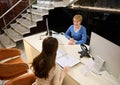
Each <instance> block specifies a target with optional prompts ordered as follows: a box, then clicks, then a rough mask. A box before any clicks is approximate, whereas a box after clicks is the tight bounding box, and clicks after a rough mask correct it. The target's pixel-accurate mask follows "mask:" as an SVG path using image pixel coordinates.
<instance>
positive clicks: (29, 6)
mask: <svg viewBox="0 0 120 85" xmlns="http://www.w3.org/2000/svg"><path fill="white" fill-rule="evenodd" d="M21 1H22V0H19V1H18V2H17V3H16V4H15V5H13V6H12V7H11V8H10V9H9V10H7V11H6V12H5V13H4V14H3V15H2V16H0V19H1V18H3V21H4V25H5V26H4V27H3V28H2V29H1V30H4V29H7V26H8V25H9V24H10V23H12V22H13V21H14V20H15V19H16V18H17V17H18V16H19V15H21V14H22V13H23V12H24V11H25V10H26V9H28V8H30V9H31V5H32V4H33V3H34V2H35V1H36V0H33V1H32V2H31V0H29V5H28V6H27V7H26V8H25V9H24V10H22V11H21V12H20V13H19V14H17V16H15V17H14V18H13V19H12V20H11V21H9V23H7V24H6V21H5V19H4V16H5V15H6V14H7V13H8V12H10V11H11V10H12V9H13V8H15V7H16V6H17V5H18V4H19V3H20V2H21ZM30 14H31V13H30ZM31 22H32V14H31Z"/></svg>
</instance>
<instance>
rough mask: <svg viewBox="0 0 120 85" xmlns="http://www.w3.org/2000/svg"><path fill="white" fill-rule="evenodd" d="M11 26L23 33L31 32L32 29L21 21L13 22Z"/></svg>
mask: <svg viewBox="0 0 120 85" xmlns="http://www.w3.org/2000/svg"><path fill="white" fill-rule="evenodd" d="M10 26H11V27H12V28H13V29H14V30H15V31H16V32H18V33H20V34H21V35H24V34H27V33H30V29H27V28H26V27H24V26H22V25H20V24H19V23H13V24H10Z"/></svg>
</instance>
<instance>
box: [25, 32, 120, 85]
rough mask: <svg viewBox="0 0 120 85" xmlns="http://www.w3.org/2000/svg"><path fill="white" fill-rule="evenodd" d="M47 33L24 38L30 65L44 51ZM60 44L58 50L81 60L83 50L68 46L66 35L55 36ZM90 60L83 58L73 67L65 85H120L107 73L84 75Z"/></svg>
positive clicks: (76, 46)
mask: <svg viewBox="0 0 120 85" xmlns="http://www.w3.org/2000/svg"><path fill="white" fill-rule="evenodd" d="M45 33H46V32H42V33H38V34H35V35H32V36H28V37H25V38H23V41H24V47H25V52H26V57H27V61H28V64H30V63H31V62H32V60H33V58H34V57H36V56H37V55H38V54H39V53H40V52H41V50H42V41H43V39H44V38H45V37H47V36H45ZM52 36H53V37H56V38H57V39H58V42H59V47H58V50H63V51H64V52H66V53H67V54H69V55H71V56H73V57H76V58H78V59H80V54H78V51H80V50H81V48H80V45H68V44H67V43H68V40H67V39H66V38H65V36H64V35H61V34H54V35H52ZM88 60H89V59H88V58H86V57H84V58H81V59H80V61H81V63H79V64H77V65H75V66H74V67H72V68H71V69H70V70H69V72H68V73H67V76H66V77H65V79H64V82H63V85H120V84H119V83H118V82H117V81H116V80H115V79H114V78H113V77H112V76H111V75H109V74H108V73H107V72H106V71H104V72H101V75H98V74H95V73H93V72H91V71H89V73H88V74H87V75H85V74H84V69H85V65H86V62H87V61H88Z"/></svg>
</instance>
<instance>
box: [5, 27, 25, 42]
mask: <svg viewBox="0 0 120 85" xmlns="http://www.w3.org/2000/svg"><path fill="white" fill-rule="evenodd" d="M4 31H5V33H6V34H7V35H8V36H9V37H10V38H11V39H12V40H13V41H14V42H17V41H20V40H22V38H23V36H22V35H20V34H19V33H17V32H15V31H14V30H13V29H11V28H9V29H5V30H4Z"/></svg>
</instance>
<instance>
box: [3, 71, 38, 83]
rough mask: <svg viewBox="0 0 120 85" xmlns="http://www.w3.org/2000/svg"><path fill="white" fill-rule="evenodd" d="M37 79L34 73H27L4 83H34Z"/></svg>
mask: <svg viewBox="0 0 120 85" xmlns="http://www.w3.org/2000/svg"><path fill="white" fill-rule="evenodd" d="M35 79H36V77H35V75H34V74H29V73H26V74H24V75H21V76H19V77H16V78H14V79H11V80H9V81H8V82H6V83H5V84H4V85H32V83H33V82H35Z"/></svg>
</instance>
